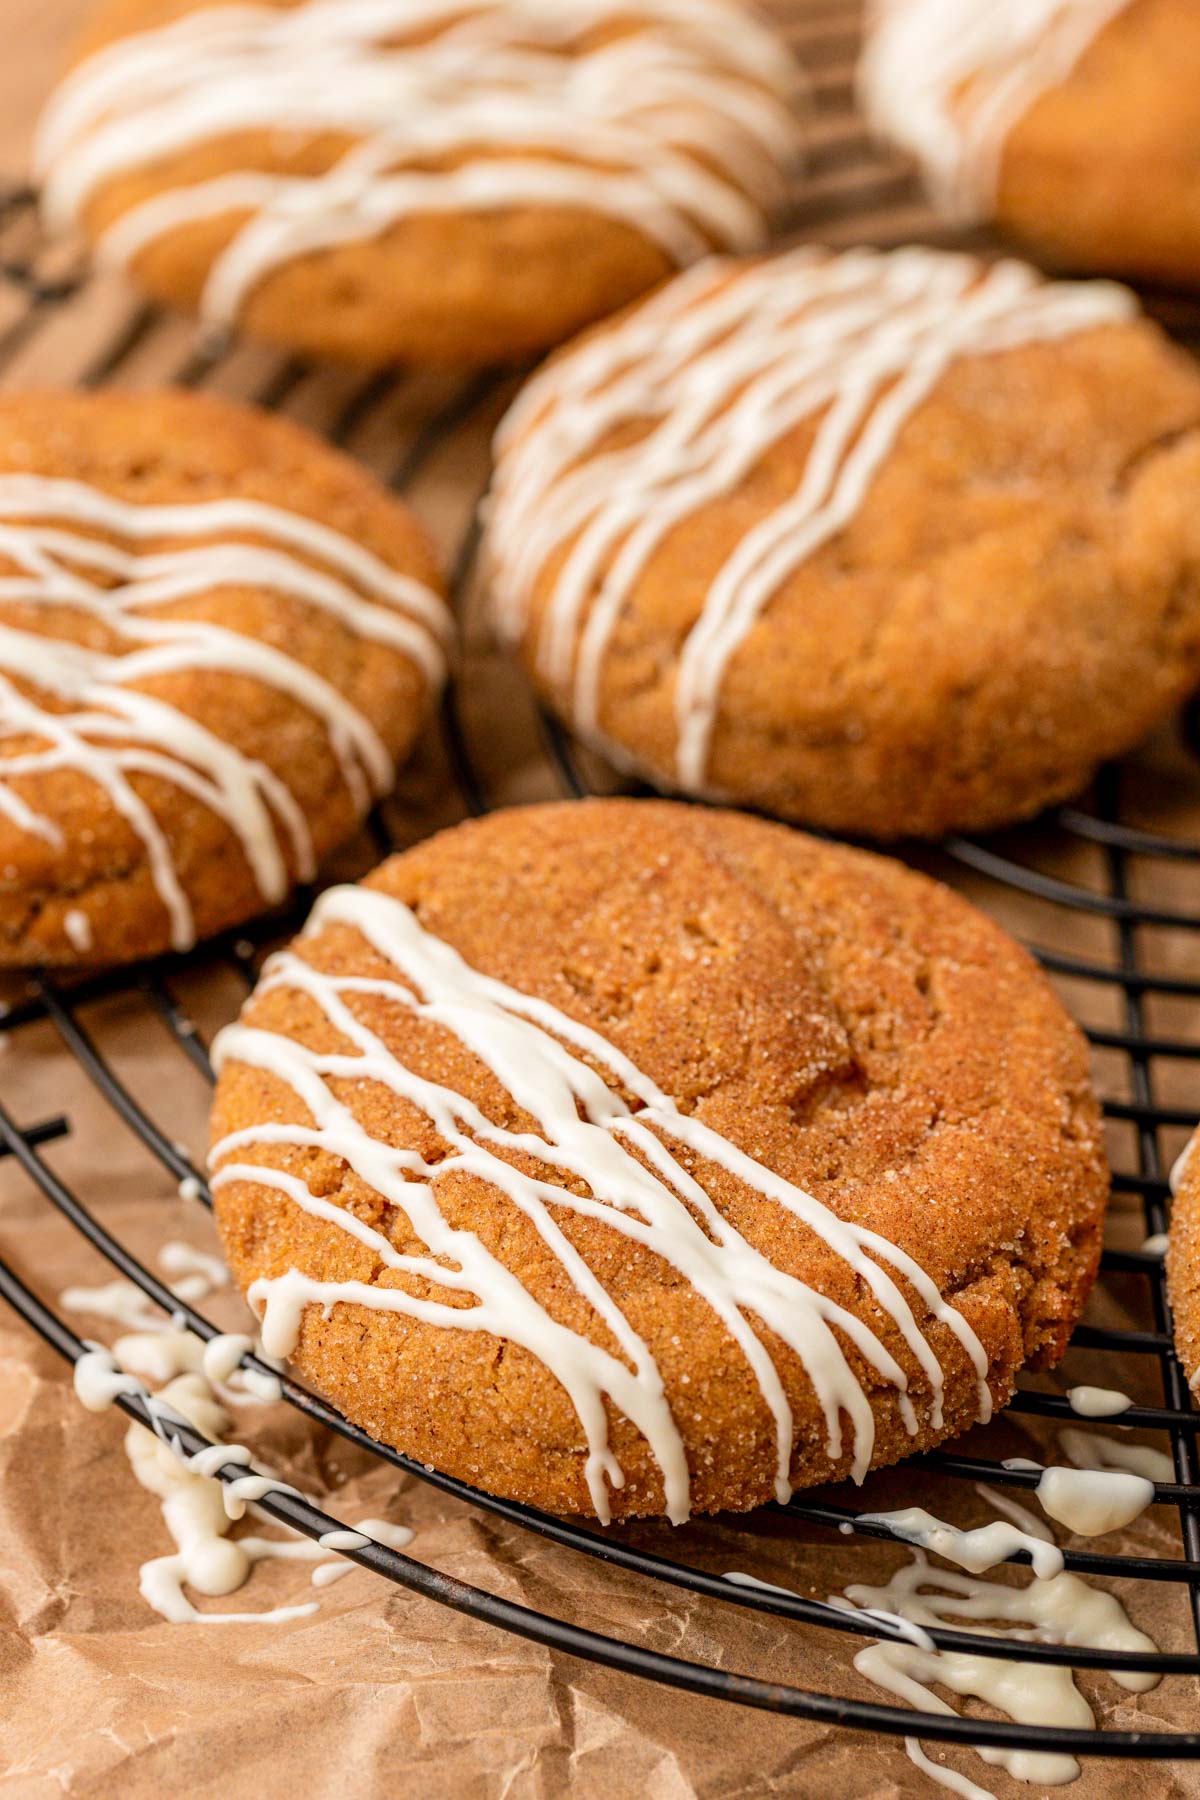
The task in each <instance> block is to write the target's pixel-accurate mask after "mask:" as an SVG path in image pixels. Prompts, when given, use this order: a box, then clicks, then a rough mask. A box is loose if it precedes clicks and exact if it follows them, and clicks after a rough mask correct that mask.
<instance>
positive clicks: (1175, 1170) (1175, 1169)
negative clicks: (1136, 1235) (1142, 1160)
mask: <svg viewBox="0 0 1200 1800" xmlns="http://www.w3.org/2000/svg"><path fill="white" fill-rule="evenodd" d="M1195 1148H1196V1134H1195V1133H1194V1132H1193V1134H1192V1136H1191V1137H1190V1138H1189V1139H1188V1141H1187V1143H1186V1144H1185V1145H1184V1146H1183V1149H1182V1150H1181V1151H1180V1152H1179V1155H1178V1156H1177V1157H1176V1158H1175V1161H1174V1162H1173V1163H1172V1164H1171V1173H1170V1175H1169V1176H1168V1178H1167V1180H1168V1184H1169V1186H1170V1189H1171V1192H1172V1193H1173V1194H1177V1193H1178V1192H1179V1186H1180V1183H1181V1182H1182V1180H1183V1177H1184V1175H1185V1174H1186V1172H1187V1166H1188V1164H1189V1162H1190V1161H1191V1159H1192V1153H1193V1151H1194V1150H1195ZM1163 1236H1165V1234H1164V1233H1161V1232H1160V1233H1159V1234H1158V1236H1156V1237H1152V1238H1147V1239H1146V1242H1145V1243H1144V1244H1143V1245H1142V1249H1143V1250H1148V1249H1149V1248H1150V1246H1151V1244H1154V1245H1156V1246H1157V1244H1158V1240H1159V1237H1163ZM1162 1247H1163V1249H1164V1250H1165V1249H1166V1244H1165V1243H1164V1244H1163V1246H1162Z"/></svg>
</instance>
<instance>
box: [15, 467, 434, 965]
mask: <svg viewBox="0 0 1200 1800" xmlns="http://www.w3.org/2000/svg"><path fill="white" fill-rule="evenodd" d="M90 531H104V532H108V533H111V534H112V536H113V537H115V538H118V539H120V540H122V541H121V542H120V543H112V542H108V541H105V540H103V539H101V538H97V537H91V536H88V535H86V534H87V533H88V532H90ZM250 533H253V534H255V536H257V537H258V538H261V539H265V540H266V541H265V542H264V543H254V542H243V541H240V538H241V534H250ZM171 537H178V538H183V539H186V540H190V541H189V542H186V543H185V544H184V545H183V546H182V547H181V548H179V549H174V550H169V551H157V552H156V551H150V552H147V553H141V552H139V551H138V550H137V549H136V546H137V545H139V544H141V543H145V542H147V541H150V542H153V541H155V540H159V541H161V540H162V539H163V538H171ZM128 546H135V548H129V547H128ZM305 558H311V559H313V560H312V561H307V560H305ZM0 559H3V560H6V561H8V562H10V563H12V564H13V565H14V566H15V568H16V569H17V570H18V571H19V573H18V574H16V575H7V576H4V577H0V607H3V606H5V605H9V606H14V607H21V608H36V609H39V610H43V609H44V610H46V611H47V612H49V611H52V610H53V609H55V608H63V607H67V608H71V609H73V610H76V611H81V612H84V613H86V614H88V615H90V616H91V617H93V618H95V619H97V620H99V621H101V622H102V623H103V624H104V625H105V626H106V627H107V628H108V629H109V630H110V631H111V632H113V633H115V634H116V635H117V636H118V638H119V639H121V640H123V642H124V644H126V645H127V646H128V648H127V649H124V650H123V651H122V653H121V654H119V655H118V654H113V653H107V652H101V651H99V650H94V649H90V648H86V647H84V646H82V645H79V644H76V643H74V642H71V641H68V640H65V639H62V638H57V637H54V636H51V635H43V634H42V633H41V632H38V631H31V630H20V629H17V628H16V627H15V626H12V625H0V739H2V738H3V737H5V736H7V737H8V738H10V739H14V738H17V737H28V738H31V739H33V740H34V744H35V747H32V748H30V749H27V750H26V749H22V750H20V751H13V752H11V753H10V754H7V755H3V756H0V813H3V814H4V815H5V816H6V817H7V818H8V819H10V820H11V821H12V823H13V824H14V825H15V826H16V827H17V828H18V829H19V830H21V831H24V832H27V833H28V834H29V835H31V836H37V837H41V838H42V839H44V840H45V841H46V842H47V843H49V844H51V845H52V846H54V847H55V848H56V849H57V848H61V846H62V834H61V831H60V830H59V828H58V826H57V825H56V824H55V823H54V821H52V820H50V819H48V818H45V817H43V816H41V815H39V814H38V813H37V812H36V811H35V810H34V809H33V808H32V807H31V806H30V804H29V803H28V801H27V800H26V799H25V798H24V797H23V796H22V795H21V794H19V793H18V792H17V791H16V788H15V787H14V786H13V783H14V782H19V781H20V779H21V777H23V776H24V777H29V776H37V775H44V774H47V773H50V772H52V771H54V770H58V769H64V768H70V769H74V770H77V771H78V772H79V773H81V774H83V775H85V776H87V777H88V779H89V780H91V781H94V782H95V783H96V785H97V786H98V787H99V788H100V789H102V791H103V792H104V794H105V795H106V796H107V798H108V800H109V801H110V803H111V804H112V805H113V807H115V808H116V810H117V811H118V812H119V813H120V814H121V815H122V817H124V818H125V819H126V821H127V822H128V823H129V825H130V826H131V827H132V829H133V831H134V832H135V833H136V834H137V836H138V837H139V838H140V840H141V842H142V844H143V846H144V848H145V853H146V857H147V860H148V863H149V866H150V869H151V873H152V876H153V880H154V885H155V888H156V891H157V893H158V895H159V898H160V899H161V901H162V903H163V905H164V907H165V908H166V910H167V913H168V915H169V918H170V925H171V939H172V943H173V944H174V946H175V947H176V948H177V949H181V950H182V949H187V948H189V947H190V946H191V944H192V943H193V942H194V940H195V927H194V922H193V918H192V911H191V905H190V902H189V900H188V897H187V894H186V893H185V891H184V887H183V884H182V882H181V880H180V878H179V873H178V870H177V869H176V866H175V861H174V857H173V854H172V850H171V846H170V844H169V842H168V839H167V837H166V835H165V833H164V832H163V830H162V828H161V827H160V825H159V824H158V821H157V820H156V818H155V816H154V814H153V813H152V811H151V810H150V808H149V806H148V805H147V804H146V803H145V801H144V800H143V799H142V798H141V796H140V795H139V793H138V792H137V789H136V787H135V786H134V784H133V782H132V781H131V779H130V778H131V776H133V775H136V774H142V775H152V776H155V777H157V778H158V779H160V780H164V781H167V782H169V783H171V784H172V785H173V786H175V787H177V788H180V789H181V790H183V791H184V792H186V793H187V794H189V795H191V796H192V797H193V798H195V799H198V800H200V801H201V802H202V803H203V804H204V805H205V806H207V807H208V808H209V809H210V810H211V811H213V812H214V813H216V814H217V815H218V817H220V818H221V819H222V820H224V822H225V823H226V824H227V825H228V826H229V827H230V829H231V830H232V831H233V832H234V833H235V834H236V836H237V838H238V840H239V842H240V844H241V845H242V848H243V850H244V852H245V855H246V859H247V861H248V863H249V865H250V868H251V871H252V873H253V876H254V879H255V882H256V884H257V886H258V888H259V891H260V893H261V894H262V896H263V899H264V901H265V902H266V903H268V904H277V903H278V902H279V901H281V900H282V899H283V898H284V896H285V895H286V893H287V889H288V882H289V872H288V856H287V855H286V854H285V850H284V843H285V842H286V845H287V847H288V850H289V851H290V856H291V861H292V863H293V864H294V866H295V868H296V871H297V873H298V875H299V877H300V878H301V879H304V880H307V879H310V878H311V877H312V875H313V874H314V873H315V858H314V854H313V845H312V839H311V836H310V833H309V829H308V824H307V821H306V819H305V817H304V814H303V812H302V810H301V808H300V806H299V805H298V804H297V802H296V799H295V797H294V796H293V794H292V792H291V790H290V789H289V788H288V786H287V785H286V783H285V782H284V781H282V780H281V779H280V778H279V777H278V776H277V775H276V774H275V773H274V772H273V771H272V770H271V769H269V768H268V767H267V766H266V765H265V764H264V763H262V762H260V761H258V760H256V759H254V758H251V757H247V756H244V755H242V753H241V752H240V751H239V750H237V749H235V748H234V747H233V746H232V745H231V744H228V743H226V742H225V741H224V740H223V739H221V738H219V737H218V736H217V735H216V734H215V733H213V732H211V731H209V730H208V729H207V728H206V727H205V726H203V725H202V724H200V723H199V722H198V721H197V720H195V719H193V718H191V717H189V716H188V715H187V714H186V713H184V712H181V711H180V710H179V709H178V708H176V707H174V706H171V705H170V704H168V703H167V702H166V701H164V700H161V699H159V698H157V697H154V696H152V695H150V694H148V693H145V692H143V691H141V690H139V689H138V688H137V686H136V685H135V684H136V683H138V682H139V681H145V680H149V679H152V678H154V677H157V676H162V675H170V674H175V673H185V672H190V671H197V670H211V671H216V672H219V673H222V674H225V675H229V676H234V677H241V678H244V679H251V680H254V681H257V682H260V683H262V684H263V685H265V686H267V687H270V688H273V689H275V690H276V691H277V692H279V693H281V694H286V695H287V696H288V697H289V698H290V699H292V700H294V701H295V702H296V703H297V704H298V705H300V706H302V707H304V708H305V709H306V710H307V711H308V712H310V713H311V714H313V715H314V717H315V718H316V719H317V720H319V722H320V723H321V724H322V725H323V727H324V729H325V731H326V734H327V736H328V738H329V743H330V746H331V748H332V750H333V752H334V755H335V756H336V758H337V761H338V765H339V768H340V770H341V773H342V776H343V779H344V780H345V782H346V785H347V787H348V789H349V791H350V794H351V796H352V798H353V800H354V804H355V806H356V808H358V809H359V810H360V811H365V810H366V808H367V807H368V805H369V804H370V801H371V799H372V797H377V796H380V795H382V794H384V793H386V792H387V790H388V788H389V787H390V785H391V782H392V779H393V773H394V771H393V767H392V760H391V757H390V755H389V753H388V750H387V747H386V745H385V744H384V742H383V740H382V739H381V737H380V736H379V733H378V732H377V731H376V729H375V727H374V726H373V725H372V724H371V722H370V721H369V720H368V719H367V718H366V717H365V716H364V715H363V714H362V713H361V712H360V711H359V710H358V708H357V707H355V706H354V705H352V704H351V702H350V701H349V700H348V699H347V698H346V697H345V695H344V694H342V693H340V692H339V691H338V690H337V689H336V688H335V687H333V686H332V684H331V683H329V682H328V681H326V680H325V679H324V677H323V676H322V675H320V674H319V673H318V672H317V671H316V670H314V669H311V668H309V667H308V666H307V665H306V664H304V663H302V662H300V661H298V660H296V659H295V658H293V657H291V656H289V655H287V654H286V652H285V651H283V650H282V649H280V648H277V647H275V646H273V645H271V644H268V643H265V642H263V641H261V640H259V639H257V638H254V637H251V636H249V635H245V634H243V633H241V632H238V631H233V630H229V629H227V628H225V627H223V626H220V625H217V624H215V623H211V622H209V621H207V620H203V619H187V618H179V617H170V618H163V617H160V616H158V615H157V614H155V613H153V612H152V609H154V608H157V607H162V606H166V605H168V604H171V603H174V602H179V601H186V600H188V599H191V598H198V597H200V596H203V595H205V594H209V593H213V592H215V591H216V590H218V589H220V588H222V587H239V586H240V587H247V588H254V589H258V590H263V591H266V592H271V593H276V594H280V595H282V596H284V597H286V598H289V599H295V600H299V601H300V602H302V603H303V604H304V605H305V606H310V607H313V608H315V609H317V610H318V611H321V612H325V613H328V614H329V615H330V616H331V617H332V618H335V619H337V620H338V621H339V623H341V624H343V625H345V626H346V627H348V628H349V629H350V630H351V631H352V632H354V633H355V634H356V635H357V636H359V637H361V638H363V639H366V640H368V641H372V642H375V643H380V644H384V645H386V646H388V647H389V648H390V649H392V650H395V651H397V652H399V653H401V654H403V655H405V656H408V657H409V658H411V659H412V661H413V662H414V663H415V664H416V665H417V667H418V668H419V669H420V670H421V672H422V674H423V676H424V677H425V679H426V680H427V681H428V682H429V683H430V685H431V686H436V685H437V684H438V683H439V682H440V680H441V678H442V675H443V673H444V669H445V651H444V642H445V637H446V633H447V630H448V615H447V611H446V608H445V606H444V605H443V603H442V602H441V601H440V600H439V599H438V597H437V596H436V595H435V594H433V593H432V592H431V591H430V590H428V589H427V588H425V587H423V586H422V585H421V584H420V583H419V582H416V581H414V580H412V579H410V578H409V577H406V576H403V575H401V574H398V573H397V572H396V571H394V570H392V569H390V568H389V567H388V566H387V565H386V564H385V563H383V562H382V561H381V560H380V559H379V558H377V557H376V556H374V555H373V554H372V553H371V552H370V551H367V550H365V549H364V548H363V547H362V546H360V545H358V544H356V543H353V542H352V541H351V540H350V539H348V538H345V537H343V536H342V535H341V534H340V533H338V532H335V531H331V530H330V529H329V528H328V527H327V526H324V525H321V524H319V523H318V522H317V521H316V520H312V519H307V518H304V517H302V516H301V515H299V514H294V513H289V512H287V511H285V510H284V509H282V508H280V507H276V506H271V505H268V504H266V503H264V502H259V501H252V500H243V499H230V500H223V501H204V502H200V503H198V504H196V505H174V506H138V505H135V504H133V503H131V502H128V501H122V500H119V499H117V498H115V497H114V496H112V495H110V494H105V493H102V492H100V491H99V490H98V489H95V488H91V487H89V486H86V485H85V484H83V483H80V482H75V481H65V480H55V479H52V478H50V477H42V476H35V475H28V474H21V473H14V474H0ZM85 570H87V571H90V572H92V574H98V575H99V577H100V579H99V580H93V579H91V577H90V575H89V574H85V573H83V571H85ZM110 583H115V584H116V585H110ZM18 683H20V684H24V685H23V686H18V685H17V684H18ZM26 687H31V688H33V689H35V690H36V691H37V692H38V693H39V694H41V695H43V696H46V697H49V698H51V699H52V700H53V701H54V702H55V703H56V708H47V707H45V706H43V705H41V704H39V703H38V702H37V701H35V700H34V699H33V698H32V697H31V695H30V693H29V692H27V691H25V690H26Z"/></svg>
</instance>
